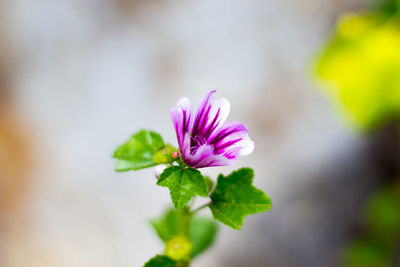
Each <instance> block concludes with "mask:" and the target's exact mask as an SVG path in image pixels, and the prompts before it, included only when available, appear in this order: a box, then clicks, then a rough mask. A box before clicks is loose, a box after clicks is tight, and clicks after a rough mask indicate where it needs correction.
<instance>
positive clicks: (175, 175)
mask: <svg viewBox="0 0 400 267" xmlns="http://www.w3.org/2000/svg"><path fill="white" fill-rule="evenodd" d="M157 185H160V186H164V187H168V188H169V190H170V193H171V199H172V202H173V203H174V205H175V207H176V208H178V209H180V208H183V207H184V206H185V205H186V204H187V203H188V202H189V201H190V200H191V199H192V198H193V197H194V196H196V195H199V196H202V197H206V196H207V195H208V191H207V184H206V182H205V180H204V178H203V176H202V175H201V173H200V172H199V171H198V170H196V169H193V168H182V167H180V166H172V167H169V168H167V169H165V170H164V172H163V173H162V174H161V176H160V179H158V181H157Z"/></svg>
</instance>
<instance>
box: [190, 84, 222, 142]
mask: <svg viewBox="0 0 400 267" xmlns="http://www.w3.org/2000/svg"><path fill="white" fill-rule="evenodd" d="M215 92H216V90H213V91H211V92H209V93H208V95H207V96H206V97H205V98H204V99H203V102H202V104H201V105H200V106H199V108H198V109H197V112H196V117H195V119H194V121H193V130H192V133H191V135H192V138H193V139H192V145H193V146H195V145H196V143H198V142H199V141H200V142H201V141H202V140H203V141H207V140H208V137H209V136H211V135H212V134H213V133H214V132H215V131H216V130H218V128H220V127H221V125H222V124H223V123H224V122H225V120H226V118H227V117H228V115H229V111H230V103H229V101H228V100H226V99H224V98H215V97H213V96H212V94H214V93H215ZM196 138H197V139H196ZM199 138H200V139H202V140H198V139H199ZM200 145H201V144H200Z"/></svg>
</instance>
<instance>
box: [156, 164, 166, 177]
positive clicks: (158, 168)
mask: <svg viewBox="0 0 400 267" xmlns="http://www.w3.org/2000/svg"><path fill="white" fill-rule="evenodd" d="M166 168H167V166H165V165H158V166H155V167H154V176H155V177H156V178H157V179H158V178H160V176H161V173H163V171H164V170H165V169H166Z"/></svg>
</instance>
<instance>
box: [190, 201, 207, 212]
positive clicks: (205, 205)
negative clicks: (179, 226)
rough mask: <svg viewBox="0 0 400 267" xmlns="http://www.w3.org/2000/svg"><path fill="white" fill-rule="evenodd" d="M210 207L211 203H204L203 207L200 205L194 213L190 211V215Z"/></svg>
mask: <svg viewBox="0 0 400 267" xmlns="http://www.w3.org/2000/svg"><path fill="white" fill-rule="evenodd" d="M210 205H211V202H208V203H206V204H204V205H201V206H200V207H198V208H197V209H195V210H194V211H192V214H194V213H196V212H198V211H200V210H202V209H204V208H205V207H208V206H210Z"/></svg>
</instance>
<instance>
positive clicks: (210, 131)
mask: <svg viewBox="0 0 400 267" xmlns="http://www.w3.org/2000/svg"><path fill="white" fill-rule="evenodd" d="M215 92H216V90H213V91H211V92H209V93H208V94H207V95H206V97H205V98H204V99H203V102H202V103H201V105H200V106H199V107H198V109H197V112H196V114H195V116H193V114H192V105H191V103H190V100H189V99H188V98H186V97H185V98H182V99H181V100H179V102H178V104H177V105H176V106H175V107H174V108H172V109H171V110H170V114H171V118H172V121H173V123H174V126H175V130H176V136H177V138H178V144H179V148H180V151H181V155H182V159H183V161H184V162H185V163H186V164H187V165H189V166H191V167H194V168H202V167H212V166H226V165H233V164H234V163H235V162H236V160H237V158H238V157H239V155H248V154H250V153H251V152H252V151H253V149H254V143H253V141H252V140H251V139H250V138H249V132H248V130H247V128H246V126H244V125H243V124H242V123H240V122H237V121H231V122H228V123H225V124H224V122H225V120H226V118H227V117H228V114H229V110H230V104H229V102H228V100H226V99H224V98H215V97H213V94H214V93H215Z"/></svg>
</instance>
